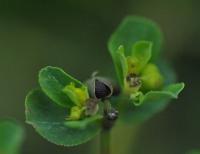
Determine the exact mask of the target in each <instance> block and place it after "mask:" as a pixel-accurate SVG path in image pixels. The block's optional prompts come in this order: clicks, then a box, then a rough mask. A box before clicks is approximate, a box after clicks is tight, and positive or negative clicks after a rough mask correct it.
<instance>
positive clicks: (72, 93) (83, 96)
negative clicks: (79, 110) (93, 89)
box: [63, 82, 89, 106]
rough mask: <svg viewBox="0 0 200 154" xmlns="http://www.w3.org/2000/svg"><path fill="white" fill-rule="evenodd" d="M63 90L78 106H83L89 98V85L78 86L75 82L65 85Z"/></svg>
mask: <svg viewBox="0 0 200 154" xmlns="http://www.w3.org/2000/svg"><path fill="white" fill-rule="evenodd" d="M63 92H65V93H66V94H67V95H68V96H69V98H70V99H71V100H72V101H73V102H74V103H75V104H76V105H77V106H83V105H84V104H85V103H86V100H87V99H88V98H89V94H88V90H87V87H85V86H82V87H80V88H77V87H76V86H75V84H74V83H73V82H71V83H70V84H69V85H67V86H65V88H64V89H63Z"/></svg>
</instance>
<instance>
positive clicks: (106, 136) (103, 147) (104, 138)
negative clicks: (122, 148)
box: [100, 129, 111, 154]
mask: <svg viewBox="0 0 200 154" xmlns="http://www.w3.org/2000/svg"><path fill="white" fill-rule="evenodd" d="M100 154H111V153H110V130H109V129H103V131H102V133H101V136H100Z"/></svg>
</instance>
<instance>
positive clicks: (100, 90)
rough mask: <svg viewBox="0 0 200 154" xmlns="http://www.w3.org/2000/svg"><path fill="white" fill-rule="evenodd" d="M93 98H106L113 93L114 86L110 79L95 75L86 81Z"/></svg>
mask: <svg viewBox="0 0 200 154" xmlns="http://www.w3.org/2000/svg"><path fill="white" fill-rule="evenodd" d="M86 84H87V86H88V90H89V94H90V97H91V98H96V99H105V98H108V97H110V96H112V94H113V87H112V84H111V82H110V81H109V80H107V79H105V78H102V77H96V76H93V77H92V79H90V80H88V81H87V82H86Z"/></svg>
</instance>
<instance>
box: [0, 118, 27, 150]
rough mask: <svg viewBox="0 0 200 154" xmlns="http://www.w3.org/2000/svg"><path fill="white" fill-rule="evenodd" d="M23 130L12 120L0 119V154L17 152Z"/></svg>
mask: <svg viewBox="0 0 200 154" xmlns="http://www.w3.org/2000/svg"><path fill="white" fill-rule="evenodd" d="M23 139H24V130H23V128H22V127H21V126H20V125H19V124H18V123H16V122H14V121H12V120H0V154H18V152H19V150H20V147H21V144H22V141H23Z"/></svg>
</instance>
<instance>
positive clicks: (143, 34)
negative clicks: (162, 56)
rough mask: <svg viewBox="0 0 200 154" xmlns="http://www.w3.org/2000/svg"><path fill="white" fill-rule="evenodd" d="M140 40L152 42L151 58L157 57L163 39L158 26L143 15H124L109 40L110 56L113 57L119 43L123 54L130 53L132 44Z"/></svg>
mask: <svg viewBox="0 0 200 154" xmlns="http://www.w3.org/2000/svg"><path fill="white" fill-rule="evenodd" d="M141 40H145V41H150V42H152V44H153V47H152V60H153V61H154V60H155V59H157V57H158V56H159V53H160V49H161V46H162V40H163V37H162V33H161V31H160V29H159V27H158V26H157V25H156V24H155V23H154V22H153V21H151V20H148V19H146V18H143V17H137V16H128V17H126V18H125V19H124V20H123V21H122V23H121V24H120V25H119V27H118V28H117V30H116V31H115V32H114V33H113V34H112V36H111V38H110V40H109V43H108V47H109V51H110V53H111V55H112V58H113V59H114V58H115V56H114V55H115V53H116V51H117V48H118V47H119V46H120V45H123V46H124V48H125V55H127V56H128V55H131V50H132V46H133V44H134V43H136V42H137V41H141Z"/></svg>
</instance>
